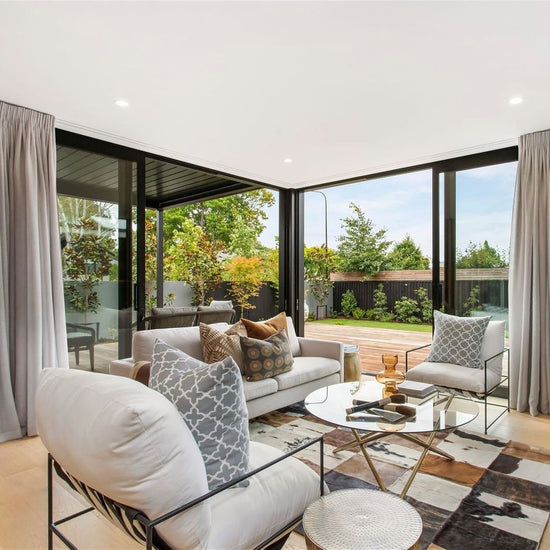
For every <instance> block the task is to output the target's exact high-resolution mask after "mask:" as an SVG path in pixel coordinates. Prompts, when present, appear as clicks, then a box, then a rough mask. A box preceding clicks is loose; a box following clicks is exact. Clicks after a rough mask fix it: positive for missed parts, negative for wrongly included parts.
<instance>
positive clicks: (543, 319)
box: [509, 130, 550, 416]
mask: <svg viewBox="0 0 550 550" xmlns="http://www.w3.org/2000/svg"><path fill="white" fill-rule="evenodd" d="M549 219H550V130H546V131H544V132H536V133H533V134H527V135H525V136H521V137H520V139H519V157H518V171H517V178H516V191H515V196H514V209H513V217H512V237H511V246H510V274H509V279H510V280H509V297H510V300H509V302H510V303H509V305H510V399H511V404H512V406H513V407H515V408H516V409H517V410H518V411H527V410H528V411H529V412H530V413H531V414H532V415H534V416H536V415H537V414H539V413H542V414H549V413H550V320H549V319H550V222H549Z"/></svg>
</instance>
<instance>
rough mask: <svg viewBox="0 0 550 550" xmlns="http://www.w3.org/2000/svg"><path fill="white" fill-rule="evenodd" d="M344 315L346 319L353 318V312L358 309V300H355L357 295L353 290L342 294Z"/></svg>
mask: <svg viewBox="0 0 550 550" xmlns="http://www.w3.org/2000/svg"><path fill="white" fill-rule="evenodd" d="M341 307H342V313H343V314H344V315H345V316H346V317H351V316H352V314H353V310H354V309H355V308H356V307H357V300H356V298H355V294H354V293H353V290H346V292H344V294H342V306H341Z"/></svg>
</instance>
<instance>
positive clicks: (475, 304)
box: [462, 285, 483, 317]
mask: <svg viewBox="0 0 550 550" xmlns="http://www.w3.org/2000/svg"><path fill="white" fill-rule="evenodd" d="M480 291H481V289H480V288H479V285H475V286H474V287H473V288H472V290H470V294H469V296H468V298H467V299H466V301H465V302H464V305H463V306H462V308H463V315H464V316H465V317H467V316H468V315H470V313H472V311H483V306H482V305H481V300H480V299H479V294H480Z"/></svg>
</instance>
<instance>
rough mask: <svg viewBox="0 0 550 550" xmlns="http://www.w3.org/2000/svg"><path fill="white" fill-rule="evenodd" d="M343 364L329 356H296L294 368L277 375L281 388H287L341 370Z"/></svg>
mask: <svg viewBox="0 0 550 550" xmlns="http://www.w3.org/2000/svg"><path fill="white" fill-rule="evenodd" d="M340 369H341V365H340V363H339V361H336V359H328V358H327V357H295V358H294V365H293V367H292V370H291V371H289V372H284V373H282V374H278V375H277V376H275V380H276V381H277V385H278V387H279V390H286V389H287V388H292V387H294V386H299V385H300V384H305V383H306V382H310V381H311V380H317V379H319V378H323V377H325V376H328V375H329V374H333V373H335V372H340Z"/></svg>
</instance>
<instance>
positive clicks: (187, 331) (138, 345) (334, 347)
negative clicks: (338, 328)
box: [110, 317, 344, 418]
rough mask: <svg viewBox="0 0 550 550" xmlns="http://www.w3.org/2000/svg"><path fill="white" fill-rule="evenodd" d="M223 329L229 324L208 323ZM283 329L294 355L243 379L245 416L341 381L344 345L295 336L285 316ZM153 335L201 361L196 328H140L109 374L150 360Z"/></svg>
mask: <svg viewBox="0 0 550 550" xmlns="http://www.w3.org/2000/svg"><path fill="white" fill-rule="evenodd" d="M210 326H211V327H213V328H216V329H217V330H220V331H224V330H226V329H227V328H228V327H229V326H230V325H228V324H227V323H216V324H213V325H210ZM287 330H288V335H289V339H290V344H291V351H292V355H293V357H294V365H293V367H292V370H290V371H289V372H285V373H283V374H279V375H277V376H275V377H274V378H267V379H265V380H260V381H258V382H248V381H247V380H243V385H244V393H245V397H246V404H247V408H248V415H249V418H254V417H256V416H259V415H261V414H264V413H267V412H270V411H273V410H276V409H279V408H281V407H285V406H287V405H291V404H292V403H296V402H297V401H301V400H302V399H304V398H305V397H306V396H307V395H308V394H309V393H311V392H312V391H313V390H316V389H318V388H323V387H325V386H329V385H331V384H338V383H339V382H343V380H344V345H343V344H341V343H340V342H332V341H328V340H315V339H312V338H300V337H297V336H296V332H295V330H294V325H293V323H292V319H291V318H290V317H287ZM157 338H160V339H161V340H163V341H164V342H166V343H167V344H170V345H172V346H174V347H177V348H178V349H181V350H182V351H184V352H185V353H187V354H188V355H191V356H192V357H195V358H196V359H200V360H202V359H203V357H202V349H201V343H200V334H199V327H180V328H165V329H154V330H142V331H138V332H136V333H135V334H134V337H133V340H132V357H129V358H127V359H118V360H116V361H112V362H111V365H110V373H111V374H115V375H119V376H130V374H131V372H132V369H133V367H134V364H135V363H136V362H138V361H151V356H152V354H153V346H154V345H155V341H156V339H157Z"/></svg>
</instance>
